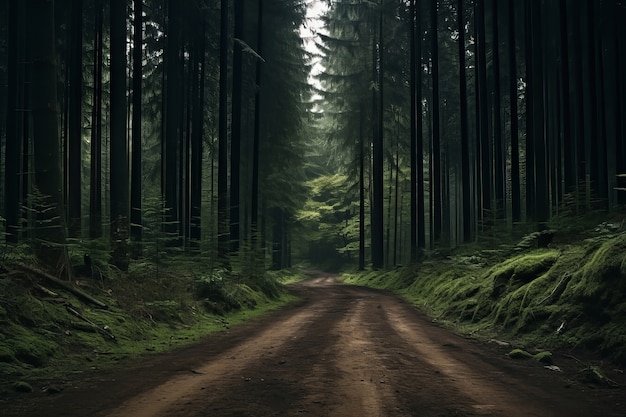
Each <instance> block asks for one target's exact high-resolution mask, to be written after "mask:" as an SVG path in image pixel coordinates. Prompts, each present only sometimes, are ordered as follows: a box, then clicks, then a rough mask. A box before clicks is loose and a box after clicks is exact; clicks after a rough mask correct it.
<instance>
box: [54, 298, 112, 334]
mask: <svg viewBox="0 0 626 417" xmlns="http://www.w3.org/2000/svg"><path fill="white" fill-rule="evenodd" d="M65 309H66V310H67V311H68V312H69V313H70V314H72V315H73V316H76V317H78V318H79V319H81V320H82V321H84V322H85V323H87V324H89V325H90V326H91V328H93V329H94V330H95V331H97V332H98V333H101V334H103V335H105V336H107V337H108V338H109V339H113V340H115V335H114V334H113V333H111V331H110V330H109V329H108V328H106V327H100V326H98V325H97V324H96V323H94V322H92V321H91V320H89V319H88V318H87V317H85V316H83V315H82V314H80V313H79V312H78V311H77V310H76V309H74V307H72V306H70V305H66V306H65Z"/></svg>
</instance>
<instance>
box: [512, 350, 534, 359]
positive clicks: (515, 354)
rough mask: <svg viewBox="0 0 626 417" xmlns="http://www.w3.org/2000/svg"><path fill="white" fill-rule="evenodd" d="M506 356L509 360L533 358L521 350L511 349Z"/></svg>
mask: <svg viewBox="0 0 626 417" xmlns="http://www.w3.org/2000/svg"><path fill="white" fill-rule="evenodd" d="M507 356H508V357H509V358H511V359H530V358H532V357H533V355H531V354H530V353H528V352H526V351H525V350H522V349H513V350H512V351H510V352H509V353H508V354H507Z"/></svg>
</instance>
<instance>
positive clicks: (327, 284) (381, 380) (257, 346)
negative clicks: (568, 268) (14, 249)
mask: <svg viewBox="0 0 626 417" xmlns="http://www.w3.org/2000/svg"><path fill="white" fill-rule="evenodd" d="M289 288H290V290H291V291H292V292H293V293H294V294H295V295H297V296H298V297H299V300H300V301H298V302H295V303H292V304H290V305H288V306H286V307H283V308H281V309H279V310H277V311H274V312H271V313H268V314H266V315H264V316H262V317H258V318H255V319H252V320H250V321H248V322H245V323H243V324H240V325H237V326H235V327H233V328H232V329H228V330H224V331H222V332H219V333H215V334H212V335H210V336H208V337H207V338H205V339H203V340H202V341H200V342H198V343H196V344H194V345H190V346H187V347H184V348H179V349H177V350H175V351H173V352H169V353H163V354H158V355H154V356H150V357H148V358H143V359H128V360H124V361H121V362H120V363H119V365H118V366H117V367H116V368H114V369H109V370H105V371H103V370H100V371H96V370H93V371H86V372H72V371H71V370H68V372H67V374H66V375H64V376H63V377H62V378H59V379H55V380H49V381H40V383H39V385H40V386H37V387H35V388H36V390H35V392H34V393H31V394H19V393H15V392H13V393H9V394H8V396H6V397H4V398H1V399H0V409H2V412H1V413H0V414H2V415H3V416H6V417H10V416H66V417H75V416H133V417H147V416H169V417H176V416H186V417H188V416H213V417H220V416H302V415H309V416H359V417H367V416H388V417H393V416H417V415H419V416H481V415H488V416H508V417H514V416H556V417H558V416H591V415H601V416H605V417H610V416H623V415H624V410H625V409H626V390H624V388H623V387H624V386H626V378H625V376H624V374H623V373H620V372H619V370H617V369H615V370H613V371H610V372H609V375H608V376H609V377H610V378H611V379H612V380H613V381H615V382H616V383H618V384H619V385H620V387H621V388H620V387H618V388H608V387H604V386H599V385H597V384H593V383H591V382H589V381H586V382H585V381H584V380H582V379H581V377H580V376H581V374H580V371H581V368H584V365H582V363H583V362H585V363H586V364H589V363H591V362H587V359H586V358H580V357H578V358H574V355H573V354H572V352H567V354H564V353H560V352H558V351H553V352H552V353H553V362H554V365H556V366H558V367H559V369H560V371H554V370H550V369H547V368H546V367H545V365H544V364H542V363H539V362H537V361H533V360H514V359H511V358H509V357H508V356H507V353H508V352H509V351H510V349H511V348H510V347H507V346H503V345H502V344H499V343H484V342H478V341H476V340H473V339H469V338H465V337H462V336H459V335H456V334H454V333H451V332H450V331H448V330H446V329H444V328H442V327H441V326H440V325H438V324H437V323H434V322H433V321H432V320H430V319H429V318H427V317H426V316H425V315H423V314H422V313H420V312H419V311H418V310H417V309H416V308H415V307H413V306H412V305H411V304H409V303H408V302H407V301H404V300H403V299H401V298H399V297H398V296H396V295H393V294H392V293H390V292H386V291H381V290H375V289H370V288H365V287H356V286H351V285H345V284H341V283H338V282H337V279H336V278H335V277H333V276H324V275H320V276H318V277H316V278H313V279H309V280H306V281H303V282H300V283H296V284H291V285H290V286H289ZM581 361H583V362H581ZM605 368H606V366H605ZM45 387H48V388H50V387H54V389H53V390H51V389H48V390H47V392H45V391H46V390H44V389H43V388H45ZM57 391H60V392H58V393H55V394H51V393H50V392H57Z"/></svg>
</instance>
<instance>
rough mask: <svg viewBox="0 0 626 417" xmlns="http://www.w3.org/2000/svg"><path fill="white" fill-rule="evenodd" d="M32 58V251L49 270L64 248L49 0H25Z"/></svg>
mask: <svg viewBox="0 0 626 417" xmlns="http://www.w3.org/2000/svg"><path fill="white" fill-rule="evenodd" d="M28 6H29V8H28V11H29V16H30V24H29V25H28V31H29V34H30V51H31V57H32V75H33V79H32V83H33V84H32V92H31V94H32V120H33V149H34V169H35V186H36V187H37V192H38V198H37V200H38V201H36V207H35V210H36V212H37V224H36V231H35V234H36V238H37V241H36V248H35V249H36V253H37V255H38V258H39V259H40V260H41V261H42V263H43V264H44V265H45V266H46V267H47V268H49V269H51V270H60V268H62V267H68V266H69V265H68V264H67V253H66V248H65V236H66V229H65V221H64V213H65V211H64V209H63V175H62V170H61V152H60V149H61V146H60V142H59V136H58V128H59V125H58V124H59V113H58V104H57V67H56V53H55V42H56V37H55V31H54V3H53V2H50V1H45V0H29V1H28Z"/></svg>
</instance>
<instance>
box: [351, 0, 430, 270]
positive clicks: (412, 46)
mask: <svg viewBox="0 0 626 417" xmlns="http://www.w3.org/2000/svg"><path fill="white" fill-rule="evenodd" d="M415 2H416V0H411V1H410V2H409V16H410V18H409V25H410V27H409V54H410V64H409V73H410V77H409V80H410V81H409V83H410V84H409V90H410V94H411V110H410V111H411V114H410V120H411V122H410V129H409V130H410V134H411V157H410V164H411V185H410V186H411V191H410V194H411V236H410V239H411V242H410V246H411V262H412V263H413V262H417V157H418V155H417V118H418V117H421V114H419V115H418V113H417V111H418V105H419V104H421V103H419V102H418V101H417V88H418V86H417V74H416V72H417V71H418V68H417V51H416V48H417V45H416V43H417V40H416V39H415V36H416V34H415V32H416V30H415V26H416V24H417V22H416V20H417V18H416V14H415V13H416V7H415ZM420 70H421V68H420ZM362 163H363V162H362V161H361V164H362Z"/></svg>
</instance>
